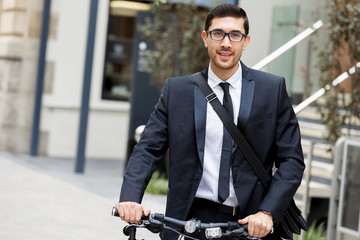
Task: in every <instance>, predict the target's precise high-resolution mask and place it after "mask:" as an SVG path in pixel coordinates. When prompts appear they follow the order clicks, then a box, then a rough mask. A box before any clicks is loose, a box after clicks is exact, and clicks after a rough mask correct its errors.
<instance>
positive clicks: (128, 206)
mask: <svg viewBox="0 0 360 240" xmlns="http://www.w3.org/2000/svg"><path fill="white" fill-rule="evenodd" d="M116 208H117V210H118V212H119V215H120V218H121V219H122V220H124V221H125V222H128V223H138V222H140V220H141V216H142V214H143V213H144V215H145V216H148V215H149V214H150V212H151V211H150V209H148V208H145V207H143V206H142V205H140V204H138V203H136V202H119V203H118V204H116Z"/></svg>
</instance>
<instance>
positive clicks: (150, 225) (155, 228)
mask: <svg viewBox="0 0 360 240" xmlns="http://www.w3.org/2000/svg"><path fill="white" fill-rule="evenodd" d="M143 223H144V225H145V227H146V229H148V230H149V231H151V232H152V233H159V232H161V231H162V230H163V229H164V228H165V224H164V223H163V222H162V221H160V220H157V219H155V218H153V216H152V215H149V218H148V220H146V221H143Z"/></svg>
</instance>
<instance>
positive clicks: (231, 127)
mask: <svg viewBox="0 0 360 240" xmlns="http://www.w3.org/2000/svg"><path fill="white" fill-rule="evenodd" d="M191 76H192V78H193V79H194V80H195V82H196V84H197V85H198V86H199V87H200V89H201V91H202V92H203V94H204V95H205V96H206V100H207V101H208V102H209V103H210V104H211V106H212V107H213V109H214V110H215V112H216V114H217V115H218V116H219V118H220V119H221V121H222V122H223V124H224V126H225V127H226V129H227V130H228V132H229V133H230V135H231V137H232V138H233V140H234V141H235V143H236V144H237V145H238V146H239V149H240V151H241V152H242V154H243V155H244V157H245V158H246V160H247V161H248V162H249V164H250V166H251V168H252V169H253V170H254V172H255V174H256V175H257V176H258V178H259V180H260V182H261V183H262V184H263V186H264V187H265V188H266V189H269V187H270V183H271V178H270V176H269V175H268V173H267V172H266V170H265V168H264V166H263V165H262V164H261V162H260V160H259V158H258V157H257V156H256V154H255V152H254V151H253V150H252V148H251V147H250V145H249V143H248V142H247V141H246V139H245V137H244V135H243V134H242V132H241V131H240V129H239V128H238V127H237V126H236V125H235V123H234V121H233V119H231V117H230V115H229V113H228V112H227V111H226V109H225V108H224V106H223V105H222V104H221V103H220V101H219V99H218V98H217V96H216V94H215V93H214V92H213V91H212V89H211V88H210V86H209V84H207V81H206V80H205V78H204V77H203V75H202V74H201V73H199V72H198V73H195V74H193V75H191Z"/></svg>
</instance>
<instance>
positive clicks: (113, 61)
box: [102, 1, 150, 101]
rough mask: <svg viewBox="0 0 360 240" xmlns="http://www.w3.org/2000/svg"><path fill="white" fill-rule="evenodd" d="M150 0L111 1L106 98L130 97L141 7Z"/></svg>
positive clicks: (103, 94)
mask: <svg viewBox="0 0 360 240" xmlns="http://www.w3.org/2000/svg"><path fill="white" fill-rule="evenodd" d="M145 2H148V1H110V14H109V21H108V33H107V42H106V55H105V64H104V65H105V66H104V79H103V87H102V98H103V99H109V100H125V101H126V100H129V98H130V93H131V82H132V78H133V67H134V66H133V65H134V56H133V48H134V43H135V30H136V29H135V27H136V16H137V11H139V10H146V9H150V5H149V4H147V3H145Z"/></svg>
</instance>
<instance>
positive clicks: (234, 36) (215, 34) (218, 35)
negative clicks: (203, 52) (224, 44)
mask: <svg viewBox="0 0 360 240" xmlns="http://www.w3.org/2000/svg"><path fill="white" fill-rule="evenodd" d="M207 33H209V34H210V37H211V39H212V40H214V41H221V40H223V39H224V38H225V36H228V37H229V39H230V41H232V42H241V41H242V40H243V38H244V37H246V34H244V33H241V32H228V33H227V32H224V31H221V30H214V31H207Z"/></svg>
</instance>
